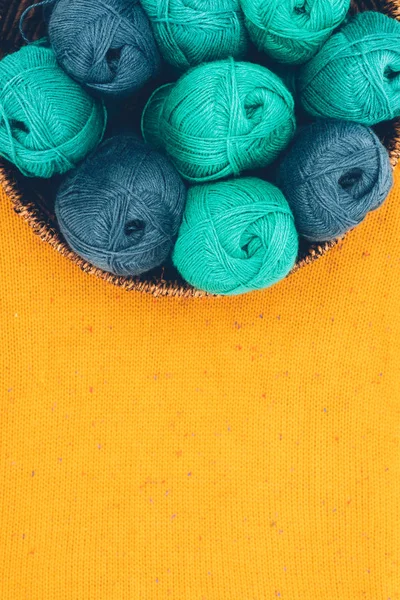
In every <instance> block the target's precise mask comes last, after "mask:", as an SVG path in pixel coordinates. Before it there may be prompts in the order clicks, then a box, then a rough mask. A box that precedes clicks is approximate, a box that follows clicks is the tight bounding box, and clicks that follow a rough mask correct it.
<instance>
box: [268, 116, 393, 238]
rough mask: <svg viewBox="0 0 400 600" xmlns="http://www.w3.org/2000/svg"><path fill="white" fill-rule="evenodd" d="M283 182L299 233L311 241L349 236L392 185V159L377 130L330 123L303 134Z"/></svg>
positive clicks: (282, 169)
mask: <svg viewBox="0 0 400 600" xmlns="http://www.w3.org/2000/svg"><path fill="white" fill-rule="evenodd" d="M278 179H279V185H280V187H281V189H282V191H283V193H284V194H285V197H286V199H287V201H288V202H289V204H290V207H291V209H292V211H293V214H294V217H295V223H296V227H297V230H298V231H299V233H300V234H301V235H302V236H304V237H305V238H306V239H308V240H310V241H325V240H331V239H334V238H338V237H341V236H342V235H344V234H345V233H346V231H348V230H349V229H352V228H353V227H355V226H356V225H358V224H359V223H360V222H361V221H362V220H363V219H364V218H365V216H366V214H367V213H368V212H369V211H371V210H375V209H376V208H378V207H379V206H380V205H381V204H382V202H383V201H384V200H385V198H386V197H387V195H388V193H389V191H390V188H391V187H392V184H393V176H392V169H391V165H390V162H389V156H388V153H387V151H386V149H385V148H384V146H383V145H382V144H381V143H380V141H379V139H378V138H377V136H376V135H375V133H374V132H373V131H372V129H369V128H368V127H366V126H365V125H361V124H359V123H351V122H348V121H334V120H329V119H328V120H320V121H316V122H315V123H313V124H312V125H310V126H308V127H305V128H304V129H302V130H299V133H298V134H297V135H296V137H295V139H294V141H293V144H292V146H291V148H290V149H289V151H288V153H287V156H286V157H285V158H284V160H283V161H282V164H281V167H280V169H279V175H278Z"/></svg>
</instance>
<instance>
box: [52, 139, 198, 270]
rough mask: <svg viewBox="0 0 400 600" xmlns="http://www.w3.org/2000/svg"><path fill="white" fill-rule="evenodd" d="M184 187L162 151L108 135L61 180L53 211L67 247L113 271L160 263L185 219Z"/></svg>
mask: <svg viewBox="0 0 400 600" xmlns="http://www.w3.org/2000/svg"><path fill="white" fill-rule="evenodd" d="M185 201H186V188H185V186H184V184H183V182H182V180H181V178H180V176H179V175H178V172H177V171H176V170H175V168H174V167H173V166H172V164H171V163H170V162H169V161H168V159H167V158H165V157H164V156H163V155H161V154H159V153H158V152H156V151H155V150H153V149H152V148H151V147H150V146H147V145H146V144H145V143H144V142H142V141H141V140H139V139H137V138H136V137H134V136H130V135H120V136H115V137H113V138H110V139H108V140H106V141H105V142H103V143H102V144H100V146H98V148H97V150H95V151H94V152H93V153H92V154H91V155H89V157H88V158H87V159H86V160H85V161H84V162H83V163H82V164H81V165H80V166H79V167H78V168H77V169H75V170H74V171H71V173H70V174H69V176H67V177H66V179H65V180H64V181H63V183H62V185H61V186H60V189H59V191H58V194H57V197H56V203H55V212H56V216H57V220H58V223H59V227H60V230H61V232H62V234H63V235H64V238H65V239H66V241H67V242H68V244H69V246H70V247H71V248H72V249H73V250H74V251H75V252H76V253H77V254H78V255H79V256H81V257H82V258H84V259H85V260H87V261H88V262H90V263H92V264H93V265H95V266H97V267H99V268H100V269H103V270H104V271H109V272H111V273H114V274H115V275H123V276H129V275H140V274H141V273H144V272H146V271H149V270H151V269H153V268H154V267H157V266H159V265H161V264H162V263H163V262H164V260H165V259H166V258H167V256H168V255H169V253H170V251H171V250H172V247H173V244H174V242H175V238H176V235H177V233H178V229H179V226H180V223H181V220H182V216H183V210H184V207H185Z"/></svg>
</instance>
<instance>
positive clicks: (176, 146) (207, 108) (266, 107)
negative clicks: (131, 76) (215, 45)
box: [142, 59, 295, 182]
mask: <svg viewBox="0 0 400 600" xmlns="http://www.w3.org/2000/svg"><path fill="white" fill-rule="evenodd" d="M294 130H295V118H294V101H293V97H292V95H291V94H290V92H289V91H288V89H287V88H286V87H285V85H284V84H283V82H282V80H281V79H280V78H279V77H277V76H276V75H275V74H274V73H272V72H271V71H269V70H268V69H266V68H265V67H261V66H259V65H255V64H251V63H246V62H235V61H234V60H233V59H227V60H222V61H216V62H213V63H205V64H203V65H199V66H198V67H194V68H192V69H191V70H190V71H188V72H187V73H185V75H183V76H182V77H181V78H180V79H179V80H178V81H177V82H176V83H175V84H168V85H167V86H163V87H161V88H159V89H158V90H156V92H155V93H154V94H153V96H152V97H151V98H150V100H149V102H148V103H147V106H146V107H145V109H144V112H143V116H142V131H143V135H144V137H145V139H146V140H147V141H149V142H151V143H152V144H153V145H155V146H156V147H158V148H163V149H164V150H165V151H166V152H167V154H168V155H169V156H170V157H171V159H172V160H173V162H174V164H175V166H176V167H177V169H178V171H179V172H180V173H181V174H182V175H183V176H184V177H185V178H186V179H188V180H190V181H197V182H205V181H212V180H216V179H220V178H223V177H228V176H230V175H239V174H240V173H241V172H242V171H245V170H246V169H252V168H256V167H264V166H265V165H267V164H269V163H271V162H272V161H273V160H274V159H275V158H276V157H277V156H278V154H279V153H280V152H281V151H282V150H283V149H284V148H285V146H286V145H287V144H288V143H289V141H290V139H291V138H292V136H293V133H294Z"/></svg>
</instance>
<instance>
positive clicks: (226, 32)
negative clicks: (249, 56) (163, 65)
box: [142, 0, 247, 71]
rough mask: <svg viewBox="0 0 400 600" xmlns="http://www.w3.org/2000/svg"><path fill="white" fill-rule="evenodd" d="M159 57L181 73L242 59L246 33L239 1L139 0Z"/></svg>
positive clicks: (245, 45) (245, 46)
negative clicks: (159, 52) (204, 63)
mask: <svg viewBox="0 0 400 600" xmlns="http://www.w3.org/2000/svg"><path fill="white" fill-rule="evenodd" d="M142 5H143V8H144V9H145V11H146V12H147V15H148V16H149V18H150V21H151V23H152V25H153V31H154V34H155V37H156V40H157V42H158V46H159V49H160V51H161V54H162V55H163V57H164V58H165V60H166V61H167V62H169V63H170V64H171V65H173V66H175V67H177V68H178V69H180V70H182V71H183V70H187V69H188V68H189V67H192V66H195V65H198V64H200V63H202V62H210V61H214V60H219V59H223V58H228V57H229V56H233V57H234V58H243V57H244V55H245V53H246V50H247V32H246V28H245V26H244V16H243V13H242V11H241V8H240V4H239V0H142Z"/></svg>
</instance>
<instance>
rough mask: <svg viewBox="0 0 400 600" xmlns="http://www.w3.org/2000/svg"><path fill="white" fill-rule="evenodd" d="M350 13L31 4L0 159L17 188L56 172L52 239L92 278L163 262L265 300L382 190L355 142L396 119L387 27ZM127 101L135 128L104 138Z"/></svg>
mask: <svg viewBox="0 0 400 600" xmlns="http://www.w3.org/2000/svg"><path fill="white" fill-rule="evenodd" d="M34 10H43V19H44V20H45V22H46V25H47V35H46V37H44V38H42V39H41V40H39V41H37V42H32V41H31V40H29V37H28V35H25V30H24V27H25V25H26V23H27V19H26V17H27V16H28V14H29V13H30V11H34ZM349 10H350V0H268V1H265V0H141V1H139V0H43V1H42V2H38V3H36V4H33V5H32V6H29V7H28V8H27V9H26V10H25V12H24V13H23V15H22V17H21V21H20V28H21V33H22V35H23V37H24V39H25V41H26V44H25V45H23V46H22V48H21V49H19V50H17V51H16V52H14V53H12V54H9V55H7V56H5V57H4V58H3V59H2V60H1V61H0V155H1V156H2V157H3V158H5V159H6V160H8V161H10V162H11V163H13V164H14V165H15V166H16V167H17V168H18V169H19V171H20V172H21V173H22V174H23V175H24V176H26V177H39V178H47V179H49V178H54V180H55V181H58V178H55V177H54V176H56V175H63V177H62V178H61V182H60V183H59V187H58V189H57V191H56V193H55V198H54V200H55V215H56V218H57V222H58V225H59V228H60V232H61V234H62V236H63V238H64V240H65V241H66V243H67V244H68V246H69V247H70V248H71V249H72V250H73V251H74V252H76V253H77V254H78V255H79V256H81V257H82V258H83V259H84V260H85V261H87V262H88V263H90V264H91V265H94V266H95V267H98V268H99V269H102V270H103V271H107V272H109V273H112V274H114V275H116V276H123V277H137V276H141V275H142V274H144V273H148V272H150V271H151V270H152V269H155V268H157V267H160V266H161V265H168V264H170V265H171V266H174V267H175V268H176V269H177V271H178V272H179V273H180V275H181V277H182V278H183V279H184V280H185V281H186V282H188V283H189V284H191V285H192V286H194V287H195V288H198V289H200V290H204V291H206V292H209V293H211V294H224V295H233V294H243V293H246V292H250V291H253V290H258V289H262V288H266V287H269V286H271V285H273V284H275V283H276V282H278V281H280V280H282V279H283V278H285V277H286V276H287V275H288V274H289V273H290V272H291V271H292V269H293V267H294V266H295V264H296V261H297V259H298V256H299V249H300V244H301V239H303V240H305V241H306V243H313V242H315V243H320V242H326V241H330V240H335V239H338V238H340V237H342V236H343V235H344V234H345V233H346V232H348V231H349V230H350V229H352V228H354V227H355V226H357V225H358V224H359V223H360V222H361V221H363V220H364V218H365V217H366V215H367V213H368V212H370V211H372V210H375V209H377V208H378V207H379V206H381V205H382V203H383V202H384V200H385V198H386V197H387V195H388V193H389V191H390V189H391V187H392V185H393V177H392V169H391V165H390V162H389V156H388V152H387V150H386V149H385V148H384V146H383V145H382V144H381V142H380V141H379V138H378V137H377V135H376V133H375V132H374V131H373V129H371V127H373V126H375V125H377V124H379V123H381V122H383V121H387V120H391V119H394V118H396V117H399V116H400V84H399V82H400V23H399V22H398V21H396V20H394V19H391V18H389V17H388V16H386V15H384V14H382V13H378V12H364V13H360V14H357V15H351V14H350V13H349ZM166 73H167V74H168V78H169V79H168V81H167V82H166V79H165V74H166ZM139 94H142V95H143V94H144V95H145V100H144V101H143V103H142V107H141V109H140V110H141V119H138V122H139V121H140V122H141V126H140V125H139V126H138V127H137V128H136V130H132V127H131V124H130V123H128V122H127V123H126V130H123V131H122V132H119V133H115V131H114V132H113V118H114V117H113V116H115V115H118V114H119V113H121V112H122V113H123V110H124V107H125V106H127V105H132V106H137V105H136V104H134V103H135V102H136V100H137V98H138V95H139ZM139 105H140V104H139ZM126 114H129V113H126ZM147 276H149V277H150V276H151V274H149V275H146V277H147Z"/></svg>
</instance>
